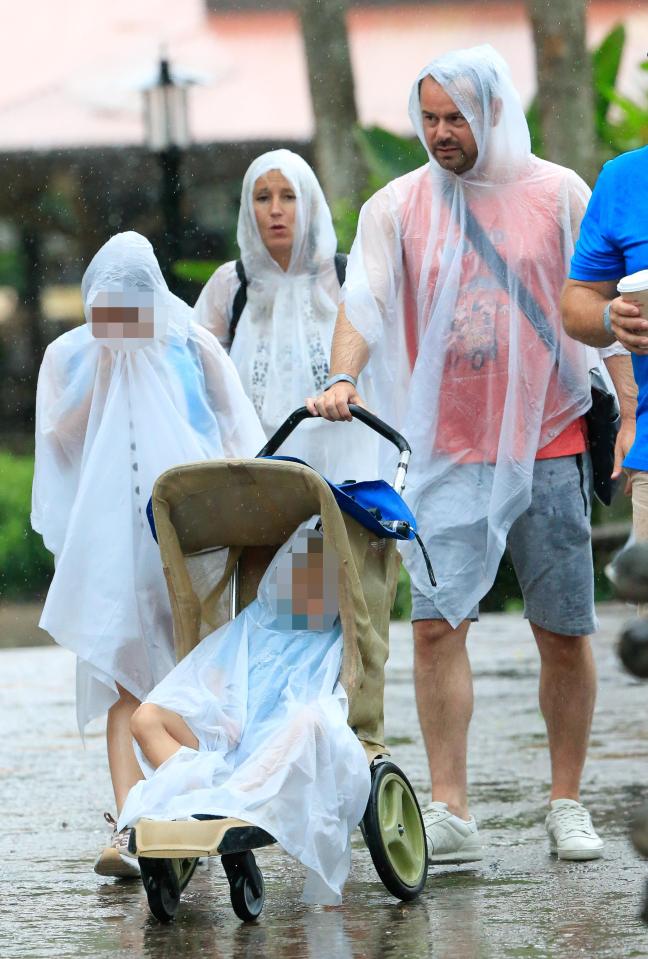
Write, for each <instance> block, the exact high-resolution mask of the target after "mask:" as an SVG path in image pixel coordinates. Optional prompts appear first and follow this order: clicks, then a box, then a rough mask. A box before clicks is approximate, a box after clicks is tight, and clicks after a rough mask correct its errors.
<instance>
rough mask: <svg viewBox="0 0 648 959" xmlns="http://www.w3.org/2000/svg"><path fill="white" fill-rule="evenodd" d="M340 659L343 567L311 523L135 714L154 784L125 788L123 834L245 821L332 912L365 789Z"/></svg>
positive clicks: (309, 895)
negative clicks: (199, 820) (159, 824)
mask: <svg viewBox="0 0 648 959" xmlns="http://www.w3.org/2000/svg"><path fill="white" fill-rule="evenodd" d="M342 651H343V639H342V630H341V626H340V620H339V616H338V561H337V557H336V555H335V553H334V551H333V550H331V549H329V548H328V547H326V546H325V544H324V538H323V535H322V533H321V531H320V529H319V528H318V518H317V517H313V518H312V519H311V520H309V521H308V522H306V523H302V524H301V525H300V526H299V527H298V528H297V530H296V531H295V532H294V533H293V535H292V536H291V537H290V539H289V540H288V542H287V543H285V544H284V545H283V546H282V547H281V548H280V549H279V551H278V552H277V554H276V555H275V557H274V559H273V560H272V562H271V563H270V565H269V567H268V569H267V570H266V572H265V574H264V576H263V578H262V580H261V583H260V585H259V589H258V593H257V598H256V600H254V602H252V603H251V604H250V605H249V606H247V607H246V608H245V609H243V610H242V612H241V613H239V615H238V616H237V617H236V618H235V619H234V620H233V621H232V622H230V623H227V624H226V625H225V626H223V627H221V629H219V630H217V631H216V632H213V633H212V634H210V635H209V636H207V637H205V639H203V640H202V642H201V643H199V645H198V646H196V647H195V648H194V649H193V650H192V652H191V653H190V654H189V655H187V656H186V657H185V658H184V659H183V660H182V661H181V662H180V663H179V664H178V665H177V666H176V667H175V668H174V669H173V670H172V672H171V673H169V675H168V676H166V678H165V679H164V680H162V682H161V683H159V684H158V685H157V686H156V687H155V689H154V690H153V691H152V692H151V693H150V695H149V696H148V697H147V698H146V701H145V702H144V703H143V704H142V705H141V706H140V707H139V708H138V709H137V711H136V712H135V714H134V716H133V718H132V724H131V728H132V732H133V735H134V737H135V739H136V741H137V743H138V745H139V749H140V751H141V759H142V765H143V768H144V769H145V772H146V774H147V777H148V778H147V779H146V780H143V781H141V782H139V783H137V784H136V785H135V786H134V787H133V788H132V790H131V791H130V793H129V795H128V798H127V800H126V803H125V805H124V808H123V810H122V814H121V817H120V820H119V828H124V827H127V826H134V825H135V824H136V823H137V821H138V820H139V819H142V818H153V819H187V818H190V817H192V816H194V815H206V814H207V815H212V816H228V817H235V818H238V819H242V820H244V821H246V822H249V823H252V824H253V825H255V826H258V827H259V828H261V829H264V830H266V831H267V832H268V833H270V834H271V835H272V836H273V837H274V838H275V839H276V840H277V841H278V842H279V843H280V845H281V846H282V847H283V848H284V849H285V850H286V851H287V852H288V853H290V854H291V855H293V856H294V857H296V858H297V859H299V860H300V861H301V862H302V863H303V865H304V866H305V867H306V870H307V879H306V886H305V890H304V899H305V901H308V902H319V903H329V904H335V903H338V902H339V901H340V897H341V891H342V886H343V884H344V882H345V880H346V877H347V875H348V871H349V866H350V856H351V844H350V836H351V832H352V831H353V829H354V828H355V827H356V826H357V824H358V823H359V822H360V820H361V818H362V816H363V814H364V811H365V807H366V804H367V799H368V796H369V790H370V784H371V783H370V773H369V767H368V764H367V759H366V756H365V752H364V749H363V747H362V746H361V744H360V743H359V741H358V739H357V738H356V736H355V735H354V733H353V731H352V730H351V729H350V728H349V726H348V725H347V715H348V704H347V697H346V693H345V691H344V689H343V688H342V686H341V684H340V683H339V681H338V676H339V672H340V666H341V661H342Z"/></svg>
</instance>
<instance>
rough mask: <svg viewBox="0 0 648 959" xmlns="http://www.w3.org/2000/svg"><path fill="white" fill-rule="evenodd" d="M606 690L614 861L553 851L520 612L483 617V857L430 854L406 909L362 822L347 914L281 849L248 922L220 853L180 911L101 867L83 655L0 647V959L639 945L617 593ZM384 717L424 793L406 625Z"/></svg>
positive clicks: (104, 782)
mask: <svg viewBox="0 0 648 959" xmlns="http://www.w3.org/2000/svg"><path fill="white" fill-rule="evenodd" d="M600 615H601V621H602V630H601V632H600V633H599V634H598V636H597V638H596V640H595V653H596V659H597V664H598V669H599V677H600V691H599V702H598V708H597V713H596V717H595V721H594V728H593V733H592V748H591V752H590V761H589V763H588V766H587V769H586V775H585V783H584V790H583V799H584V801H585V802H586V803H587V804H588V806H589V808H590V811H591V813H592V816H593V819H594V822H595V825H596V826H597V828H598V829H599V831H600V833H601V835H602V836H603V838H604V839H605V841H606V849H605V858H604V859H603V860H600V861H598V862H594V863H573V864H569V863H559V862H557V861H556V860H555V859H552V858H551V857H550V856H549V854H548V849H547V841H546V836H545V833H544V828H543V819H544V814H545V806H546V801H547V788H548V776H549V764H548V756H547V751H546V747H545V736H544V728H543V723H542V719H541V717H540V714H539V711H538V706H537V655H536V652H535V646H534V644H533V642H532V640H531V636H530V633H529V631H528V627H527V626H526V624H525V623H524V622H523V621H522V620H521V619H520V618H519V617H518V616H496V615H491V616H486V617H484V619H483V620H482V622H481V623H480V624H479V626H478V627H477V628H475V629H474V632H473V636H472V640H471V643H470V648H471V659H472V661H473V666H474V671H475V676H476V686H475V691H476V703H475V715H474V720H473V725H472V736H471V742H470V752H471V756H470V775H471V795H472V811H473V812H474V814H475V816H476V818H477V821H478V823H479V826H480V832H481V834H482V837H483V840H484V842H485V844H486V846H487V849H486V856H485V859H484V861H483V862H481V863H477V864H475V866H476V867H473V866H464V867H447V868H443V869H439V868H436V869H433V870H431V872H430V879H429V881H428V885H427V887H426V891H425V894H424V895H423V896H422V897H421V898H420V899H419V900H418V901H417V902H414V903H410V904H401V903H399V902H397V901H395V900H394V899H393V898H392V897H391V896H390V895H389V894H388V893H387V892H386V890H385V889H384V887H383V886H382V885H381V883H380V882H379V880H378V877H377V875H376V873H375V871H374V869H373V866H372V863H371V860H370V858H369V855H368V853H367V851H366V849H365V847H364V844H363V841H362V837H361V836H360V833H359V832H358V833H356V835H355V837H354V862H353V869H352V873H351V876H350V879H349V882H348V884H347V887H346V893H345V899H344V904H343V905H342V906H341V907H340V908H338V909H325V908H321V907H317V908H313V907H306V906H304V905H303V904H302V903H301V902H300V895H301V884H302V873H301V870H300V868H299V867H298V866H296V865H295V864H294V863H292V861H290V860H289V859H288V858H287V857H286V856H285V855H284V854H282V853H281V851H280V850H278V849H277V847H272V848H270V849H266V850H262V851H260V852H259V854H258V861H259V864H260V866H261V868H262V870H263V873H264V878H265V883H266V892H267V896H266V905H265V908H264V911H263V914H262V916H261V919H260V920H259V921H258V922H257V923H254V924H252V925H249V926H245V925H242V924H241V923H240V922H239V921H238V920H237V919H236V918H235V916H234V914H233V913H232V911H231V908H230V904H229V895H228V887H227V883H226V881H225V878H224V875H223V873H222V870H221V867H220V863H219V861H218V860H212V861H210V863H209V864H208V865H206V866H201V867H200V868H199V870H198V872H197V873H196V875H195V877H194V879H193V880H192V882H191V884H190V886H189V888H188V889H187V890H186V892H185V893H184V895H183V898H182V903H181V906H180V909H179V913H178V917H177V919H176V921H175V922H174V923H172V924H170V925H169V926H161V925H160V924H158V923H157V922H156V921H155V920H154V919H153V918H152V917H151V916H150V914H149V912H148V908H147V904H146V898H145V896H144V893H143V891H142V889H141V885H140V884H139V882H138V881H134V882H132V881H131V882H114V881H105V880H102V879H101V878H100V877H98V876H95V875H94V873H93V872H92V862H93V859H94V856H95V855H96V853H97V852H98V851H99V848H100V847H101V845H102V844H103V842H104V839H105V838H106V836H107V831H106V829H105V828H104V824H103V820H102V812H103V810H104V809H112V803H111V794H110V784H109V780H108V776H107V772H106V767H105V761H104V742H103V733H102V730H101V727H100V726H97V727H95V728H93V730H92V732H91V735H90V736H88V738H87V741H86V748H85V750H84V749H83V748H82V747H81V745H80V744H79V740H78V737H77V733H76V729H75V719H74V709H73V697H74V661H73V657H72V656H71V655H69V654H67V653H66V652H64V651H62V650H59V649H57V648H53V647H42V648H23V649H14V650H11V649H9V650H3V651H1V652H0V701H1V702H2V737H1V738H0V777H1V778H0V793H1V808H2V819H1V821H0V826H1V831H0V852H1V861H2V863H3V867H2V870H1V873H0V959H14V957H20V959H27V957H29V959H37V957H38V959H40V957H43V959H45V957H59V959H75V957H81V956H83V957H104V956H105V957H114V959H118V957H131V956H144V957H150V959H179V957H183V959H185V957H186V959H193V957H199V956H200V957H201V959H220V957H223V959H224V957H235V959H263V957H270V959H274V957H277V959H278V957H281V959H302V957H304V959H352V957H353V959H356V957H357V959H374V957H394V959H396V957H399V959H419V957H424V956H434V957H438V959H473V957H479V959H482V957H483V959H490V957H493V959H500V957H529V959H531V957H532V959H543V957H548V959H552V957H561V959H562V957H566V959H572V957H580V956H583V957H610V959H620V957H635V956H645V957H648V927H644V926H643V925H642V924H641V923H640V921H639V920H638V919H637V913H638V909H639V907H640V903H641V899H642V895H643V885H644V878H645V874H646V873H647V872H648V868H647V867H648V864H644V863H643V862H642V861H641V860H640V859H639V858H638V856H637V855H636V853H635V852H634V851H633V850H632V849H631V847H630V844H629V842H628V840H627V838H626V833H627V820H628V818H629V815H630V814H631V812H632V810H633V809H634V808H635V807H636V806H637V804H638V803H639V802H640V800H641V799H642V797H643V796H644V794H645V793H646V790H645V788H644V783H645V782H646V777H647V773H648V710H647V708H646V707H647V705H648V684H646V685H642V684H641V683H639V682H638V681H636V680H634V679H632V678H631V677H629V676H627V675H626V674H624V673H623V672H622V670H621V667H620V666H619V665H618V662H617V659H616V655H615V652H614V646H613V643H614V639H615V637H616V635H617V633H618V631H619V627H620V624H621V623H622V622H623V620H624V618H626V617H627V611H626V610H624V609H623V608H622V607H618V606H616V607H614V606H613V607H607V608H603V609H602V610H601V611H600ZM387 678H388V683H387V694H386V728H387V731H388V741H389V742H390V744H391V749H392V754H393V759H394V760H395V761H396V762H397V763H398V764H399V765H400V766H401V767H402V768H403V770H404V771H405V772H406V773H407V775H408V776H409V777H410V779H411V780H412V783H413V785H414V787H415V788H416V790H417V793H418V795H419V799H420V800H421V801H425V800H426V796H427V792H426V790H427V773H426V764H425V758H424V753H423V748H422V744H421V739H420V735H419V732H418V726H417V722H416V711H415V706H414V696H413V688H412V682H411V643H410V640H409V627H408V626H406V625H403V624H397V625H395V626H394V627H393V629H392V657H391V661H390V664H389V666H388V672H387Z"/></svg>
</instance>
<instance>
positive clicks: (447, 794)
mask: <svg viewBox="0 0 648 959" xmlns="http://www.w3.org/2000/svg"><path fill="white" fill-rule="evenodd" d="M469 625H470V623H469V622H468V621H467V620H466V621H465V622H463V623H461V624H460V625H459V626H458V627H457V628H456V629H453V628H452V627H451V626H450V624H449V623H447V622H446V621H445V620H438V619H421V620H417V621H416V622H414V623H413V628H414V685H415V689H416V705H417V708H418V715H419V722H420V724H421V731H422V732H423V739H424V741H425V748H426V750H427V756H428V762H429V765H430V778H431V780H432V799H433V800H434V801H437V802H445V803H447V804H448V809H449V810H450V812H452V813H454V814H455V815H456V816H460V817H461V818H462V819H468V816H469V813H468V795H467V790H468V787H467V773H466V752H467V745H468V726H469V725H470V719H471V717H472V710H473V689H472V673H471V670H470V662H469V660H468V653H467V652H466V636H467V634H468V627H469Z"/></svg>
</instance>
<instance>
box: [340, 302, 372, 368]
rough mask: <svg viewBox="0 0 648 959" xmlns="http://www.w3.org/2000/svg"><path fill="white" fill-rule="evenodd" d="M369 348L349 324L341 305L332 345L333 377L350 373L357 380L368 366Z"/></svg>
mask: <svg viewBox="0 0 648 959" xmlns="http://www.w3.org/2000/svg"><path fill="white" fill-rule="evenodd" d="M368 359H369V347H368V346H367V341H366V340H365V338H364V337H363V336H362V335H361V334H360V333H358V331H357V330H356V328H355V327H354V326H352V325H351V323H349V321H348V320H347V318H346V313H345V312H344V304H340V309H339V311H338V316H337V320H336V323H335V331H334V333H333V342H332V344H331V369H330V373H331V376H335V374H336V373H350V374H351V376H355V378H356V379H357V378H358V376H359V375H360V373H361V371H362V370H363V369H364V367H365V366H366V365H367V361H368Z"/></svg>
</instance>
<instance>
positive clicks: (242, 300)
mask: <svg viewBox="0 0 648 959" xmlns="http://www.w3.org/2000/svg"><path fill="white" fill-rule="evenodd" d="M236 275H237V276H238V278H239V288H238V290H237V291H236V293H235V295H234V303H233V304H232V319H231V320H230V325H229V335H230V343H231V342H232V340H233V339H234V334H235V333H236V327H237V326H238V321H239V320H240V319H241V313H242V312H243V310H244V309H245V304H246V303H247V285H248V281H247V276H246V275H245V269H244V267H243V260H237V261H236Z"/></svg>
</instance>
